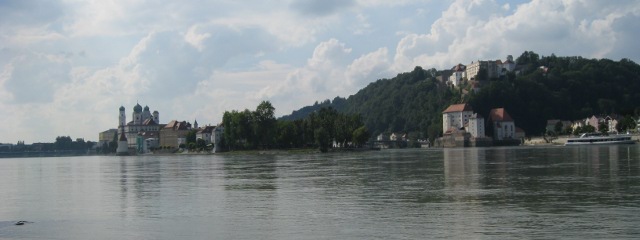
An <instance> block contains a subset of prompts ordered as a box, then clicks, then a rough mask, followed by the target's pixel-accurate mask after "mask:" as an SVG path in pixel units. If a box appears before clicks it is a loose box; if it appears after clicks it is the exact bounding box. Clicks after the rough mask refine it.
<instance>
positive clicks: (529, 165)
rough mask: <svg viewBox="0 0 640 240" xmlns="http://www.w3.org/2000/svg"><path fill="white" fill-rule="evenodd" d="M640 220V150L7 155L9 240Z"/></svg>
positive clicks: (3, 232)
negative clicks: (67, 156) (20, 223)
mask: <svg viewBox="0 0 640 240" xmlns="http://www.w3.org/2000/svg"><path fill="white" fill-rule="evenodd" d="M19 220H25V221H29V222H31V223H27V224H25V225H23V226H16V225H13V223H14V222H16V221H19ZM639 224H640V146H638V145H631V146H606V147H548V148H542V147H535V148H531V147H529V148H527V147H521V148H469V149H436V150H424V149H417V150H382V151H375V152H363V153H330V154H309V155H207V156H193V155H192V156H182V155H176V156H137V157H101V156H93V157H69V158H14V159H0V239H431V238H452V239H505V238H506V239H514V238H515V239H625V238H627V239H634V238H636V239H637V238H640V228H639V227H638V226H639Z"/></svg>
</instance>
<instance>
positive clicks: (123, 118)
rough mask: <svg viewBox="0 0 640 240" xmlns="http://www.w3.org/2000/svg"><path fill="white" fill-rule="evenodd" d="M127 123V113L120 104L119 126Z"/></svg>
mask: <svg viewBox="0 0 640 240" xmlns="http://www.w3.org/2000/svg"><path fill="white" fill-rule="evenodd" d="M125 124H127V115H126V114H125V113H124V107H123V106H120V117H119V118H118V127H120V126H124V125H125Z"/></svg>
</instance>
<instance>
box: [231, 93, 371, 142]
mask: <svg viewBox="0 0 640 240" xmlns="http://www.w3.org/2000/svg"><path fill="white" fill-rule="evenodd" d="M274 110H275V108H274V107H273V106H272V105H271V103H270V102H268V101H263V102H262V103H260V105H258V107H257V108H256V110H255V111H249V110H248V109H246V110H244V111H241V112H239V111H235V110H234V111H231V112H229V111H227V112H225V113H224V116H223V119H222V121H223V123H224V126H225V132H224V137H225V142H226V147H227V149H229V150H234V149H269V148H280V149H283V148H285V149H286V148H303V147H317V148H319V149H320V150H321V151H328V149H329V148H332V147H334V143H335V146H336V147H357V146H361V145H362V144H364V143H365V142H366V141H367V140H368V139H369V133H368V131H367V129H366V127H364V125H363V123H362V121H361V119H360V116H359V115H355V114H342V113H339V112H338V111H337V110H335V109H333V108H332V107H327V108H320V109H318V110H315V111H310V113H309V114H308V115H307V117H306V118H304V119H297V120H285V119H280V120H276V119H275V117H274Z"/></svg>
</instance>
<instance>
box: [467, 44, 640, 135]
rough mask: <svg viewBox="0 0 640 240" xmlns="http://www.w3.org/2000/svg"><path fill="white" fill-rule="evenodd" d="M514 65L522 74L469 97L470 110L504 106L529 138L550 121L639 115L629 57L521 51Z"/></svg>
mask: <svg viewBox="0 0 640 240" xmlns="http://www.w3.org/2000/svg"><path fill="white" fill-rule="evenodd" d="M516 62H517V63H518V64H519V66H521V74H520V75H518V76H517V77H516V76H515V74H511V75H507V76H506V77H503V78H500V79H493V80H491V81H489V82H488V84H485V85H484V86H483V87H482V90H481V91H480V92H479V93H478V94H476V95H472V96H470V98H469V103H470V104H471V105H472V106H473V108H474V110H476V111H477V112H480V113H488V112H489V110H490V109H491V108H494V107H504V108H506V109H507V111H508V112H509V114H510V115H511V117H513V118H514V120H515V121H516V125H518V126H519V127H521V128H522V129H524V130H525V132H527V134H529V135H540V134H542V133H543V131H544V129H545V125H546V121H547V120H549V119H563V120H579V119H584V118H587V117H590V116H592V115H596V116H598V115H605V114H617V115H623V116H631V115H636V116H637V115H638V113H640V106H639V105H638V103H639V102H640V66H639V65H638V64H636V63H634V62H632V61H630V60H628V59H622V60H620V61H618V62H616V61H612V60H608V59H600V60H597V59H585V58H581V57H556V56H555V55H551V56H549V57H538V55H537V54H535V53H533V52H524V53H523V54H522V55H521V56H520V57H518V59H517V60H516ZM625 124H627V125H628V120H627V123H625Z"/></svg>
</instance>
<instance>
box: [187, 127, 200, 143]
mask: <svg viewBox="0 0 640 240" xmlns="http://www.w3.org/2000/svg"><path fill="white" fill-rule="evenodd" d="M197 133H198V130H196V129H192V130H189V132H187V136H186V137H185V138H186V140H187V145H189V143H193V144H195V143H196V134H197Z"/></svg>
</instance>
